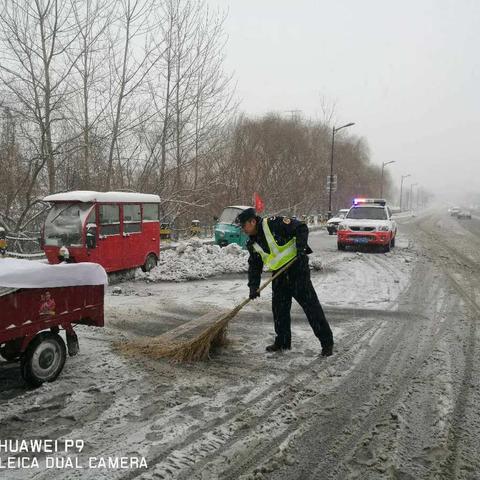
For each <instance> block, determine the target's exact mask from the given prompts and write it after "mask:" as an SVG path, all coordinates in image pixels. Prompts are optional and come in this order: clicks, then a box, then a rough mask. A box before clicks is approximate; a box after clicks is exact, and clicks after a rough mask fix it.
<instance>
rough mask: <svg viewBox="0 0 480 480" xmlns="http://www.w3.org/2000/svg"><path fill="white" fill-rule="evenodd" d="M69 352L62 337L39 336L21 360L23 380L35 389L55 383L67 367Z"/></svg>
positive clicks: (54, 334)
mask: <svg viewBox="0 0 480 480" xmlns="http://www.w3.org/2000/svg"><path fill="white" fill-rule="evenodd" d="M66 358H67V350H66V348H65V342H64V341H63V340H62V337H60V335H58V334H56V333H52V332H42V333H40V334H38V335H37V336H36V337H35V338H34V339H33V340H32V341H31V342H30V345H28V348H27V350H26V352H25V354H24V355H23V356H22V360H21V373H22V377H23V379H24V380H25V381H26V382H27V383H28V384H30V385H32V386H33V387H39V386H40V385H41V384H42V383H43V382H53V381H54V380H55V379H56V378H57V377H58V376H59V375H60V372H61V371H62V369H63V366H64V365H65V359H66Z"/></svg>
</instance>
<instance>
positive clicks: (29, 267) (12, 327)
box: [0, 259, 107, 386]
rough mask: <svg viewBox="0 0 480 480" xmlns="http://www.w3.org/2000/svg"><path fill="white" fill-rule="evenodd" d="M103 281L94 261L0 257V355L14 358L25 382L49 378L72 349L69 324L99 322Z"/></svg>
mask: <svg viewBox="0 0 480 480" xmlns="http://www.w3.org/2000/svg"><path fill="white" fill-rule="evenodd" d="M106 284H107V274H106V272H105V270H104V269H103V267H101V266H100V265H98V264H95V263H80V264H66V263H62V264H59V265H48V264H45V263H41V262H36V261H29V260H16V259H15V260H14V259H0V355H1V356H2V357H3V358H4V359H5V360H8V361H15V360H20V363H21V374H22V377H23V378H24V379H25V381H26V382H27V383H29V384H30V385H33V386H39V385H41V384H42V383H43V382H51V381H53V380H55V379H56V378H57V377H58V375H59V374H60V372H61V371H62V369H63V366H64V364H65V360H66V352H67V348H68V353H69V355H70V356H73V355H76V354H77V353H78V350H79V347H78V338H77V335H76V334H75V331H74V326H75V325H77V324H83V325H91V326H97V327H102V326H103V297H104V286H105V285H106ZM61 330H64V331H65V336H66V341H67V347H65V342H64V341H63V339H62V337H61V336H60V331H61Z"/></svg>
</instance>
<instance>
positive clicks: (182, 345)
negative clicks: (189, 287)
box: [119, 257, 297, 362]
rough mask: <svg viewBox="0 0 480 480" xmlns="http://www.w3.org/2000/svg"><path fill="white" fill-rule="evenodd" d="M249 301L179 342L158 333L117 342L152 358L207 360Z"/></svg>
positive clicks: (288, 266) (274, 276)
mask: <svg viewBox="0 0 480 480" xmlns="http://www.w3.org/2000/svg"><path fill="white" fill-rule="evenodd" d="M296 258H297V257H295V258H294V259H293V260H291V261H290V262H289V263H287V264H286V265H284V266H283V267H282V268H281V269H280V270H278V271H277V272H276V273H275V275H272V277H271V278H269V279H268V280H267V281H266V282H265V283H263V285H261V286H260V288H259V289H258V290H257V292H258V293H260V292H261V291H262V290H263V289H264V288H266V287H267V286H268V285H269V284H270V283H271V282H273V280H275V279H276V278H277V277H278V276H280V275H281V274H282V273H283V272H285V270H287V269H288V268H290V266H291V265H292V264H293V262H295V260H296ZM250 301H251V299H250V298H247V299H245V300H243V302H241V303H240V304H238V305H237V306H236V307H235V308H233V309H232V310H231V311H229V312H227V313H222V314H220V316H219V317H218V318H217V319H216V320H214V322H213V323H212V325H211V326H209V327H208V328H206V329H205V330H204V331H203V332H202V333H200V334H199V335H197V336H196V337H194V338H192V339H190V340H186V341H182V342H171V341H170V342H168V343H166V342H165V340H163V341H162V338H161V336H160V337H156V338H153V339H152V338H150V339H142V340H141V341H134V342H129V343H128V344H122V345H120V346H119V347H120V349H121V350H122V351H123V352H125V353H142V354H145V355H148V356H150V357H153V358H162V357H169V358H171V359H172V360H174V361H177V362H191V361H198V360H207V359H208V358H209V353H210V349H211V347H218V346H221V345H225V344H226V343H227V342H226V327H227V325H228V322H230V320H231V319H232V318H234V317H235V315H237V313H238V312H239V311H240V310H241V309H242V308H243V307H244V306H245V305H247V303H249V302H250Z"/></svg>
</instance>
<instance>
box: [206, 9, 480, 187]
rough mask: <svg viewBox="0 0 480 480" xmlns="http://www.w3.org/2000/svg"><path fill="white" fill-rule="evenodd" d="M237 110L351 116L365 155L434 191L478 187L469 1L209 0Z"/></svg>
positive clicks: (474, 25) (479, 58)
mask: <svg viewBox="0 0 480 480" xmlns="http://www.w3.org/2000/svg"><path fill="white" fill-rule="evenodd" d="M209 3H210V4H211V5H212V6H220V7H221V8H222V9H228V12H229V13H228V19H227V22H226V30H227V33H228V35H229V41H228V45H227V68H228V69H229V70H233V71H234V72H235V74H236V78H237V80H238V93H239V95H240V97H241V99H242V104H241V108H242V110H243V111H245V112H246V113H247V114H254V115H256V114H262V113H264V112H267V111H277V112H281V111H285V110H292V109H299V110H302V112H303V114H304V115H305V116H307V117H312V118H320V117H321V108H320V99H321V97H322V96H324V97H326V98H327V100H328V101H330V102H331V103H333V102H336V110H335V117H336V122H337V124H343V123H347V122H351V121H353V122H356V125H355V126H354V127H352V128H351V129H350V131H351V133H355V134H357V135H360V136H364V137H366V139H367V140H368V143H369V145H370V150H371V155H372V161H373V162H374V163H378V164H380V163H381V162H382V161H390V160H395V162H396V163H395V164H393V165H390V166H388V167H387V168H389V169H391V172H392V174H393V175H394V176H395V178H399V176H400V175H401V174H406V173H411V174H412V178H414V179H413V180H412V181H415V182H417V181H418V182H419V183H421V184H422V185H424V186H425V187H428V188H430V189H432V190H434V191H436V192H440V191H444V190H447V189H448V190H451V189H452V188H451V187H452V186H454V187H455V190H458V189H461V190H465V189H467V190H475V191H477V192H480V149H479V137H480V134H479V133H480V117H479V116H480V55H479V47H480V0H455V1H453V0H403V1H401V2H398V1H391V0H341V1H332V0H329V1H315V0H296V1H293V0H291V1H288V0H209Z"/></svg>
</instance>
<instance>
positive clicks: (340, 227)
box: [337, 223, 348, 231]
mask: <svg viewBox="0 0 480 480" xmlns="http://www.w3.org/2000/svg"><path fill="white" fill-rule="evenodd" d="M337 230H338V231H344V230H348V226H347V225H345V224H344V223H341V224H340V225H339V226H338V227H337Z"/></svg>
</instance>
